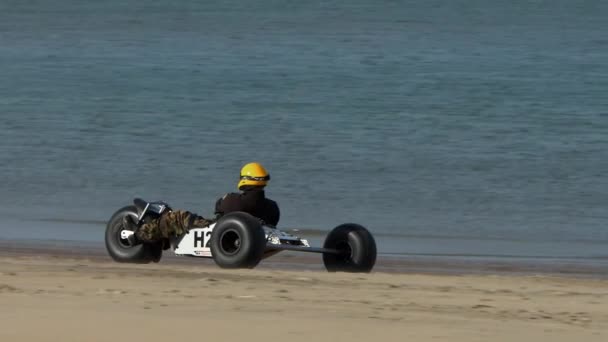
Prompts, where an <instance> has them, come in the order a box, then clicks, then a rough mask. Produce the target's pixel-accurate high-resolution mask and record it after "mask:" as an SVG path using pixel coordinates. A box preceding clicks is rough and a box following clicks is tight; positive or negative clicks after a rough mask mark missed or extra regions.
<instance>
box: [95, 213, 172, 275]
mask: <svg viewBox="0 0 608 342" xmlns="http://www.w3.org/2000/svg"><path fill="white" fill-rule="evenodd" d="M127 215H130V216H132V217H133V219H134V220H136V219H137V208H135V206H132V205H130V206H126V207H123V208H121V209H119V210H118V211H117V212H116V213H114V215H112V217H111V218H110V221H108V225H107V227H106V237H105V240H106V249H107V251H108V254H110V256H111V257H112V259H114V261H117V262H128V263H138V264H147V263H149V262H152V261H154V262H159V261H160V258H161V256H162V245H160V244H146V243H144V244H139V245H135V246H130V245H129V243H128V242H127V241H125V240H123V239H121V238H120V232H121V231H122V230H123V229H124V227H123V218H124V217H125V216H127Z"/></svg>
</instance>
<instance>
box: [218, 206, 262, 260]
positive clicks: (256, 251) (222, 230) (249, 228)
mask: <svg viewBox="0 0 608 342" xmlns="http://www.w3.org/2000/svg"><path fill="white" fill-rule="evenodd" d="M210 248H211V255H212V256H213V260H215V263H216V264H217V265H218V266H220V267H221V268H254V267H255V266H257V264H258V263H259V262H260V260H262V256H263V254H264V251H265V250H266V234H264V229H263V228H262V225H261V223H260V221H259V220H258V219H256V218H254V217H253V216H251V215H249V214H247V213H244V212H233V213H229V214H226V215H225V216H223V217H221V218H220V219H219V220H218V221H217V224H216V225H215V227H214V228H213V232H212V233H211V243H210Z"/></svg>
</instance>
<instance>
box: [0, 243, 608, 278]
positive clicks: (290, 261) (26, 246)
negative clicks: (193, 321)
mask: <svg viewBox="0 0 608 342" xmlns="http://www.w3.org/2000/svg"><path fill="white" fill-rule="evenodd" d="M0 256H2V257H28V256H40V257H56V258H74V259H85V260H91V261H99V262H112V259H111V258H110V257H109V256H108V254H107V252H106V250H105V247H104V245H103V243H101V244H100V243H93V242H76V241H61V240H55V241H53V240H44V241H34V240H3V239H0ZM607 263H608V260H600V262H597V263H589V262H587V260H583V261H577V260H561V259H540V258H539V259H529V258H483V257H473V258H464V257H455V256H437V255H400V256H387V255H379V256H378V259H377V261H376V265H375V267H374V270H373V271H372V272H374V273H375V272H381V273H396V274H429V275H536V274H538V275H557V276H565V277H574V278H597V279H608V267H606V264H607ZM158 265H201V266H213V267H217V266H216V265H215V263H214V262H213V260H212V259H209V258H194V257H183V256H175V255H174V254H173V253H171V251H170V250H168V251H165V252H164V254H163V258H162V259H161V261H160V263H159V264H158ZM257 268H260V269H267V270H307V271H325V268H324V266H323V262H322V259H321V255H320V254H312V253H310V254H309V253H297V252H282V253H279V254H277V255H275V256H272V257H270V258H268V259H265V260H262V262H261V263H260V264H259V265H258V266H257ZM218 269H219V267H218Z"/></svg>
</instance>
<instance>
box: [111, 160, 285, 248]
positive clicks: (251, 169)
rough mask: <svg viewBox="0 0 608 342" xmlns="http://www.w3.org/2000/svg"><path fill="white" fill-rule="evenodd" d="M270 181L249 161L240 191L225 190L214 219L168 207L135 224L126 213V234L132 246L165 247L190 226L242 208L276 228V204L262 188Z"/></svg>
mask: <svg viewBox="0 0 608 342" xmlns="http://www.w3.org/2000/svg"><path fill="white" fill-rule="evenodd" d="M269 180H270V174H269V173H268V172H267V171H266V169H265V168H264V167H263V166H262V165H261V164H259V163H248V164H246V165H245V166H243V167H242V169H241V174H240V179H239V183H238V189H239V190H240V192H239V193H227V194H226V195H224V196H223V197H221V198H220V199H218V200H217V202H216V203H215V215H216V217H215V219H206V218H204V217H202V216H199V215H197V214H195V213H193V212H190V211H187V210H167V211H165V212H163V214H162V215H161V216H160V217H158V218H156V219H153V220H151V221H150V222H146V223H144V224H143V225H142V226H141V227H139V228H138V227H137V225H136V224H135V222H133V218H132V217H131V216H129V215H127V216H125V218H124V220H123V224H124V226H125V228H127V229H129V230H133V231H135V234H132V235H131V236H130V237H129V242H130V243H131V244H132V245H136V244H140V243H155V242H163V246H165V249H166V248H168V246H169V243H165V242H168V241H169V239H170V238H171V237H174V236H180V235H182V234H186V233H188V231H189V230H190V229H191V228H193V227H205V226H208V225H209V224H211V223H213V222H214V221H215V220H217V219H219V218H220V217H222V216H223V215H226V214H228V213H231V212H235V211H243V212H246V213H249V214H251V215H252V216H254V217H257V218H258V219H260V220H261V221H263V222H264V223H265V224H266V225H269V226H273V227H276V225H277V224H278V223H279V219H280V210H279V206H278V205H277V203H276V202H275V201H273V200H271V199H269V198H267V197H266V193H265V191H264V190H265V187H266V185H267V184H268V181H269Z"/></svg>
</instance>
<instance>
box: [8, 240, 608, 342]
mask: <svg viewBox="0 0 608 342" xmlns="http://www.w3.org/2000/svg"><path fill="white" fill-rule="evenodd" d="M33 252H35V251H29V252H28V253H18V252H15V251H13V253H10V251H7V250H4V252H3V253H2V254H0V327H1V329H0V341H115V340H143V339H146V340H148V341H161V340H167V339H173V340H184V339H188V340H193V339H197V340H202V339H212V340H219V341H239V340H247V341H268V340H271V339H287V340H290V341H310V340H311V339H314V340H316V341H369V340H382V341H438V340H443V341H463V342H464V341H489V340H492V341H514V340H520V341H531V340H541V339H542V340H551V341H573V340H575V339H576V340H580V341H606V340H607V339H608V281H607V280H605V279H592V278H576V277H573V276H567V277H563V276H555V275H513V274H503V275H496V274H461V275H451V274H435V275H432V274H417V273H415V272H412V273H395V272H392V273H391V272H383V271H376V272H373V273H371V274H344V273H326V272H323V271H321V270H317V269H305V268H302V269H299V270H297V271H288V270H286V269H285V268H283V267H276V268H273V267H274V266H272V265H275V266H276V264H272V263H268V264H266V266H263V267H260V268H258V269H254V270H237V271H228V270H221V269H219V268H217V267H216V266H215V265H214V264H213V263H212V262H200V260H196V261H197V262H191V261H190V260H194V259H184V260H183V261H180V262H177V261H176V260H177V259H175V258H167V259H166V260H164V261H162V262H161V263H159V264H149V265H130V264H118V263H114V262H111V261H109V260H108V259H107V257H103V256H101V255H87V254H82V253H81V254H77V253H73V254H71V255H69V254H65V253H64V254H61V253H56V254H53V253H50V252H48V251H47V252H42V251H41V252H40V253H39V254H38V255H36V254H35V253H33ZM283 260H288V261H289V257H285V258H284V259H283ZM300 261H302V260H300Z"/></svg>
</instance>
